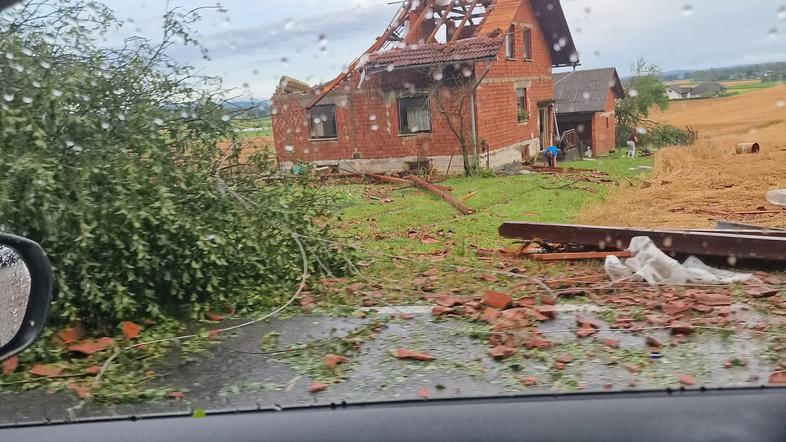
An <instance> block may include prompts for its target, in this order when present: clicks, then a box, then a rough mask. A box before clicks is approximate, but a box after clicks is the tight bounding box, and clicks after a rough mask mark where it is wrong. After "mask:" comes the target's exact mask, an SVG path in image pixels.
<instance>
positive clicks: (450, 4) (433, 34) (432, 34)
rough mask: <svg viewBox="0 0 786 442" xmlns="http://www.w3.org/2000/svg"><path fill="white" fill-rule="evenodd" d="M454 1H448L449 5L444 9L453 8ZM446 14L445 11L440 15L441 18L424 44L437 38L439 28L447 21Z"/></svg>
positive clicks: (447, 12)
mask: <svg viewBox="0 0 786 442" xmlns="http://www.w3.org/2000/svg"><path fill="white" fill-rule="evenodd" d="M455 1H456V0H450V3H448V5H447V6H446V9H450V8H451V7H452V6H453V3H455ZM448 14H449V11H448V10H446V11H445V13H444V14H442V17H440V18H439V21H438V22H437V25H436V27H434V30H433V31H431V34H430V35H429V36H428V38H427V39H426V41H425V42H424V43H431V42H432V41H433V40H434V37H436V36H437V32H439V28H441V27H442V25H444V24H445V21H446V20H447V19H448Z"/></svg>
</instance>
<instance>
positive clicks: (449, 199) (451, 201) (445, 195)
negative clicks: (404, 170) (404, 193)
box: [407, 175, 474, 215]
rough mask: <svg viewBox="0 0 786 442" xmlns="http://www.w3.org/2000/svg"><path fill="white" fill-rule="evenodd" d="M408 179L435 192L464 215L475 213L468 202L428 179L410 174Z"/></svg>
mask: <svg viewBox="0 0 786 442" xmlns="http://www.w3.org/2000/svg"><path fill="white" fill-rule="evenodd" d="M407 179H408V180H410V181H411V182H413V183H415V185H416V186H418V187H421V188H423V189H426V190H428V191H429V192H431V193H433V194H434V195H436V196H438V197H440V198H442V199H443V200H445V201H447V202H448V203H449V204H450V205H451V206H453V207H455V208H456V210H458V211H459V212H461V213H463V214H464V215H472V214H473V213H474V212H473V211H472V209H470V208H469V207H467V206H466V204H464V203H463V202H461V201H459V200H457V199H456V198H455V197H454V196H453V195H451V194H449V193H447V192H445V191H442V190H439V189H438V188H437V186H435V185H433V184H431V183H429V182H428V181H425V180H422V179H420V178H418V177H416V176H414V175H410V176H409V177H407Z"/></svg>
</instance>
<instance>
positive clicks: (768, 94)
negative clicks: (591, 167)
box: [579, 86, 786, 227]
mask: <svg viewBox="0 0 786 442" xmlns="http://www.w3.org/2000/svg"><path fill="white" fill-rule="evenodd" d="M784 102H786V86H778V87H775V88H771V89H766V90H762V91H759V92H753V93H750V94H746V95H741V96H736V97H729V98H721V99H714V100H693V101H685V102H678V103H676V104H673V105H672V106H671V108H670V109H669V110H667V111H666V112H663V113H658V114H656V115H654V116H653V119H655V120H656V121H660V122H664V123H668V124H672V125H675V126H680V127H684V126H685V125H689V126H691V127H693V128H695V129H698V131H699V141H698V142H697V143H696V144H695V145H694V146H691V147H687V148H686V147H674V148H668V149H664V150H662V151H660V152H659V153H658V154H657V156H656V159H655V165H654V167H653V171H652V175H651V176H650V177H649V179H648V180H647V182H646V183H644V184H642V185H640V186H638V187H639V188H636V189H628V190H622V191H620V192H618V193H617V194H615V195H614V196H612V197H611V198H610V199H609V200H607V201H606V202H604V203H602V204H599V205H596V206H594V207H590V208H588V209H587V210H586V211H584V212H583V213H582V214H581V216H580V218H579V222H581V223H588V224H598V225H622V226H642V227H658V226H671V227H704V226H712V225H714V224H715V222H716V220H718V219H731V220H734V221H738V222H750V223H754V224H760V225H767V226H779V227H786V212H785V213H781V214H767V215H736V214H732V215H724V213H729V212H744V211H754V210H757V209H758V208H760V207H766V208H767V209H772V210H776V209H779V207H777V206H773V205H771V204H769V203H768V202H767V201H766V199H765V198H764V194H765V193H766V192H767V191H768V190H772V189H776V188H786V106H784ZM743 142H758V143H760V145H761V148H762V151H761V153H759V154H757V155H737V154H735V153H734V151H735V147H736V146H737V145H738V144H739V143H743Z"/></svg>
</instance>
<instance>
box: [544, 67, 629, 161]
mask: <svg viewBox="0 0 786 442" xmlns="http://www.w3.org/2000/svg"><path fill="white" fill-rule="evenodd" d="M624 97H625V90H624V89H623V88H622V82H621V81H620V78H619V75H618V74H617V70H616V69H615V68H601V69H588V70H582V71H573V72H562V73H557V74H554V99H555V100H556V115H557V125H558V127H559V133H560V134H563V133H565V132H567V131H569V130H575V131H576V133H577V134H578V138H579V146H578V147H579V149H580V151H581V152H585V151H586V149H587V147H590V146H591V147H592V155H593V156H604V155H608V153H609V151H611V150H612V149H613V148H614V147H615V146H614V144H615V136H616V129H617V118H616V114H615V112H614V106H615V102H616V100H617V99H619V98H624Z"/></svg>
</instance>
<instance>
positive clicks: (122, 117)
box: [117, 114, 126, 121]
mask: <svg viewBox="0 0 786 442" xmlns="http://www.w3.org/2000/svg"><path fill="white" fill-rule="evenodd" d="M117 119H118V120H120V121H126V114H117Z"/></svg>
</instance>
